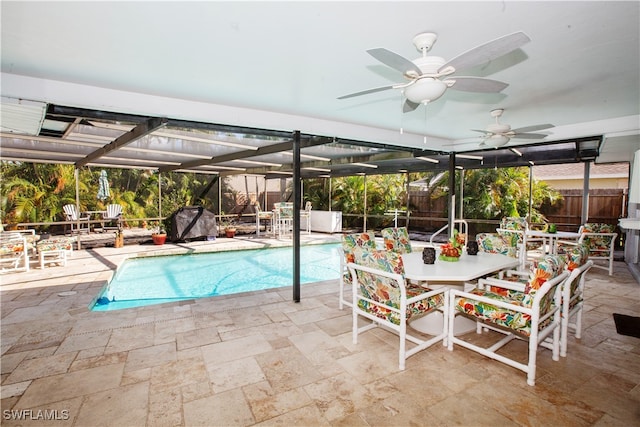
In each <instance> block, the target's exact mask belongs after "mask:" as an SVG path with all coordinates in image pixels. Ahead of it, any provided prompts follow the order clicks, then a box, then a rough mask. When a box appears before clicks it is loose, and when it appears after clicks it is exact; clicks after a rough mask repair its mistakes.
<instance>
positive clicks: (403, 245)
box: [380, 227, 412, 254]
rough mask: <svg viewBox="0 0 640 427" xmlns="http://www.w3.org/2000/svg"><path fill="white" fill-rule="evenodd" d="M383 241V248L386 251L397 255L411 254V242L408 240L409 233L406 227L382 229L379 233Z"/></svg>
mask: <svg viewBox="0 0 640 427" xmlns="http://www.w3.org/2000/svg"><path fill="white" fill-rule="evenodd" d="M380 234H382V239H383V240H384V248H385V249H386V250H388V251H394V252H397V253H399V254H406V253H410V252H411V250H412V249H411V241H410V240H409V231H408V230H407V227H398V228H395V227H390V228H383V229H382V231H381V232H380Z"/></svg>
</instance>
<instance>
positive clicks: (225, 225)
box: [219, 214, 237, 238]
mask: <svg viewBox="0 0 640 427" xmlns="http://www.w3.org/2000/svg"><path fill="white" fill-rule="evenodd" d="M222 215H224V214H222ZM222 215H221V216H220V228H219V229H220V230H224V234H225V236H226V237H228V238H233V237H234V236H235V235H236V230H237V229H236V225H235V221H234V220H233V218H231V219H227V218H225V217H223V216H222Z"/></svg>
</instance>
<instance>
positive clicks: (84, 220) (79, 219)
mask: <svg viewBox="0 0 640 427" xmlns="http://www.w3.org/2000/svg"><path fill="white" fill-rule="evenodd" d="M62 210H63V211H64V215H65V220H66V221H73V223H72V224H71V234H73V232H74V226H75V227H76V228H75V232H76V233H81V232H82V231H85V232H87V233H88V232H89V220H90V218H89V215H88V214H83V213H78V210H77V208H76V205H72V204H68V205H64V206H63V207H62ZM85 225H86V227H85Z"/></svg>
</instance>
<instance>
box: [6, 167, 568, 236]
mask: <svg viewBox="0 0 640 427" xmlns="http://www.w3.org/2000/svg"><path fill="white" fill-rule="evenodd" d="M100 171H101V168H83V169H81V170H79V172H78V174H79V175H78V176H79V184H78V197H79V201H80V209H81V210H82V211H87V210H91V211H95V210H104V209H105V208H106V205H107V204H109V203H118V204H120V205H122V207H123V211H124V217H125V218H126V219H127V220H132V219H135V218H140V219H141V218H157V217H168V216H169V215H171V213H173V212H175V211H176V210H177V209H178V208H180V207H183V206H191V205H198V206H203V207H205V208H206V209H209V210H211V211H213V212H218V209H220V210H222V211H225V212H233V211H234V209H235V208H236V207H237V205H238V203H240V200H241V197H240V196H241V194H240V192H238V191H236V190H231V189H229V188H228V184H227V182H226V181H225V180H223V181H222V183H221V184H222V188H221V192H222V206H221V207H218V193H217V189H218V186H217V185H214V184H216V183H215V182H214V181H215V180H216V179H217V178H216V177H215V176H214V175H200V174H192V173H174V172H171V173H163V174H162V175H160V176H159V175H158V174H157V173H154V172H152V171H148V170H137V169H108V170H107V172H108V180H109V183H110V190H111V197H110V198H109V199H108V200H106V201H104V202H103V201H100V200H98V199H97V197H96V195H97V189H98V182H99V181H98V180H99V176H100ZM0 173H1V174H2V193H1V197H0V214H1V220H2V222H3V223H19V222H53V221H57V220H62V219H63V218H64V215H63V214H62V206H63V205H65V204H68V203H72V204H75V203H76V189H75V177H74V167H73V165H47V164H34V163H20V162H1V163H0ZM456 175H457V176H456V180H458V184H456V186H457V187H456V189H457V188H459V179H460V173H457V174H456ZM160 177H161V188H162V212H158V179H159V178H160ZM408 178H409V180H410V181H415V180H418V179H422V178H426V181H427V182H430V183H431V184H432V185H431V186H430V187H429V188H427V189H426V191H427V194H428V195H429V197H430V198H432V199H433V200H436V199H438V198H440V197H446V196H447V194H448V188H447V185H448V173H447V172H444V173H442V172H424V173H412V174H410V175H409V176H408ZM406 179H407V174H386V175H368V176H366V183H367V188H366V210H367V215H368V219H367V226H368V227H370V228H378V227H381V226H387V225H389V223H390V221H391V218H390V217H385V216H384V212H386V211H389V210H393V209H401V210H404V209H406V200H407V192H406V188H407V187H406V185H407V183H406ZM329 189H331V193H332V200H331V209H332V210H339V211H342V212H343V213H345V214H347V215H346V216H345V217H344V222H345V226H346V227H353V226H361V225H362V218H361V217H359V216H361V215H362V214H363V212H364V209H365V177H364V176H349V177H342V178H332V179H331V185H330V184H329V180H328V179H310V180H305V182H304V191H305V195H304V200H305V201H311V203H312V204H313V207H314V209H318V210H328V209H329V196H328V194H329ZM528 199H529V170H528V168H526V167H523V168H504V169H479V170H468V171H465V175H464V217H465V218H469V219H499V218H501V217H503V216H526V215H527V214H528V212H529V205H528ZM560 200H561V196H560V194H559V193H558V192H557V191H555V190H553V189H551V188H550V187H549V186H548V185H547V184H546V183H544V182H542V183H541V182H534V183H533V210H532V220H533V221H535V222H541V221H542V220H543V219H544V215H543V212H550V211H551V210H552V209H553V207H554V206H555V205H556V204H557V203H558V202H559V201H560ZM410 209H414V208H413V207H410ZM349 214H353V215H354V216H349ZM446 215H447V213H446V212H443V217H446ZM375 216H379V218H374V217H375ZM169 225H170V224H168V223H167V222H165V227H167V226H169Z"/></svg>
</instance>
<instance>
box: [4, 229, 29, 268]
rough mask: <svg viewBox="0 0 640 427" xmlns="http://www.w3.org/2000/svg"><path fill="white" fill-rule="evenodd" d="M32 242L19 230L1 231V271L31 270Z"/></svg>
mask: <svg viewBox="0 0 640 427" xmlns="http://www.w3.org/2000/svg"><path fill="white" fill-rule="evenodd" d="M31 247H32V244H31V243H30V242H29V241H28V240H27V236H26V235H24V234H21V233H19V232H11V231H3V232H2V233H0V271H2V272H9V271H29V252H30V250H31Z"/></svg>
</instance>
